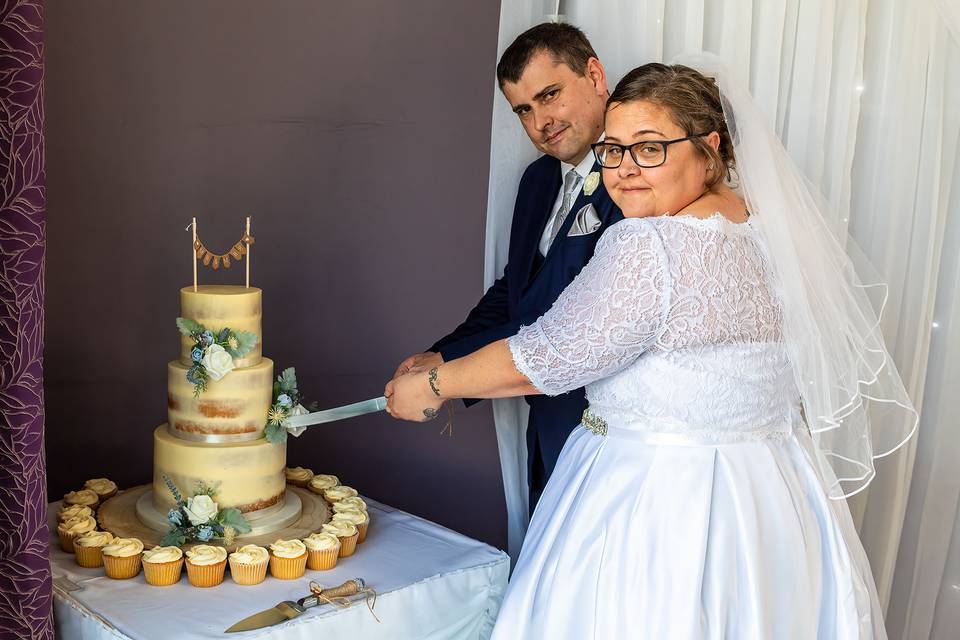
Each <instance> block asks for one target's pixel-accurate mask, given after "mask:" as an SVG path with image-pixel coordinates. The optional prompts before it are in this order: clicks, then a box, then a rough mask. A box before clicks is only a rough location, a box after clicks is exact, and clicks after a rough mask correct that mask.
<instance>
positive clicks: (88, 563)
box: [73, 545, 103, 569]
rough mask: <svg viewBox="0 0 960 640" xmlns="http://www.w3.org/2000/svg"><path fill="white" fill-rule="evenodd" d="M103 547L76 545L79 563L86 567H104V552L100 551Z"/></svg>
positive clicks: (74, 548)
mask: <svg viewBox="0 0 960 640" xmlns="http://www.w3.org/2000/svg"><path fill="white" fill-rule="evenodd" d="M102 548H103V547H81V546H79V545H74V547H73V550H74V551H75V552H76V560H77V564H78V565H80V566H81V567H84V568H86V569H93V568H94V567H102V566H103V554H102V553H100V550H101V549H102Z"/></svg>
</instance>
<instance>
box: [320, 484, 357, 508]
mask: <svg viewBox="0 0 960 640" xmlns="http://www.w3.org/2000/svg"><path fill="white" fill-rule="evenodd" d="M356 496H357V490H356V489H354V488H353V487H348V486H347V485H344V484H341V485H340V486H337V487H331V488H329V489H325V490H324V492H323V498H324V499H325V500H326V501H327V502H329V503H330V504H335V503H336V502H338V501H340V500H343V499H344V498H355V497H356Z"/></svg>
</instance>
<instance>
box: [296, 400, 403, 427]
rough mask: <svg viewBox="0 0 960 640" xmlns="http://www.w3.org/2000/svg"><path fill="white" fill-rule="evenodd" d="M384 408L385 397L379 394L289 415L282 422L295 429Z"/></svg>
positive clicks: (385, 403) (353, 416)
mask: <svg viewBox="0 0 960 640" xmlns="http://www.w3.org/2000/svg"><path fill="white" fill-rule="evenodd" d="M386 408H387V399H386V398H384V397H383V396H380V397H379V398H371V399H370V400H364V401H363V402H354V403H353V404H345V405H343V406H342V407H334V408H333V409H324V410H323V411H314V412H312V413H305V414H303V415H300V416H290V417H289V418H287V419H286V420H284V421H283V423H284V426H286V428H287V429H296V428H298V427H309V426H311V425H315V424H323V423H325V422H334V421H336V420H345V419H347V418H355V417H357V416H362V415H364V414H367V413H376V412H377V411H383V410H384V409H386Z"/></svg>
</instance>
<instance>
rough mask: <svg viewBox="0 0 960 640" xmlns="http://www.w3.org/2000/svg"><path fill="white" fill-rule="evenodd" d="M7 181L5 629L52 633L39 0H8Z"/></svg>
mask: <svg viewBox="0 0 960 640" xmlns="http://www.w3.org/2000/svg"><path fill="white" fill-rule="evenodd" d="M0 183H2V186H3V191H2V198H3V200H2V202H0V621H2V623H0V636H3V637H10V638H52V637H53V624H52V620H51V615H50V613H51V610H50V605H51V579H50V561H49V559H48V549H47V489H46V486H47V474H46V469H45V456H44V447H43V362H42V356H43V268H44V267H43V254H44V239H45V237H44V232H45V228H44V222H45V212H44V204H45V203H44V168H43V3H42V2H41V1H40V0H33V1H19V2H17V1H14V0H0Z"/></svg>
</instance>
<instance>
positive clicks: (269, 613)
mask: <svg viewBox="0 0 960 640" xmlns="http://www.w3.org/2000/svg"><path fill="white" fill-rule="evenodd" d="M366 587H367V585H366V583H365V582H364V581H363V578H354V579H353V580H347V581H346V582H344V583H343V584H342V585H340V586H339V587H333V588H330V589H323V590H322V591H319V595H318V594H317V593H313V594H311V595H309V596H306V597H304V598H300V599H299V600H297V601H296V602H294V601H293V600H284V601H283V602H281V603H279V604H277V606H275V607H273V608H272V609H267V610H265V611H261V612H260V613H255V614H253V615H252V616H249V617H247V618H244V619H243V620H241V621H240V622H238V623H236V624H235V625H233V626H232V627H230V628H229V629H226V630H225V631H224V633H236V632H237V631H253V630H254V629H263V628H264V627H272V626H273V625H275V624H280V623H281V622H286V621H287V620H293V619H294V618H296V617H298V616H299V615H301V614H302V613H304V612H305V611H306V610H307V609H309V608H310V607H315V606H317V605H318V604H322V602H327V601H328V600H330V599H332V598H344V597H347V596H353V595H356V594H358V593H360V592H361V591H363V590H364V589H366ZM321 598H322V600H321Z"/></svg>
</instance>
